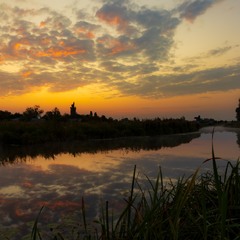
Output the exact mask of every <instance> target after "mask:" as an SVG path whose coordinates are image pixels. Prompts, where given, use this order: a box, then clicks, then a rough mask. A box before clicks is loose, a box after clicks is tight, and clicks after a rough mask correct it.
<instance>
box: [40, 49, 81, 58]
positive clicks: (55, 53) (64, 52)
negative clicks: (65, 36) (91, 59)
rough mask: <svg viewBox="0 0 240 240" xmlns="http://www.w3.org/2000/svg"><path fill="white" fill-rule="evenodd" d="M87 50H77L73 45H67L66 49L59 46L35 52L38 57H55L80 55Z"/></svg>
mask: <svg viewBox="0 0 240 240" xmlns="http://www.w3.org/2000/svg"><path fill="white" fill-rule="evenodd" d="M85 52H86V50H84V49H79V50H76V49H74V48H72V47H66V48H65V49H59V48H53V47H52V48H49V49H47V50H46V51H38V52H36V53H35V56H36V57H53V58H61V57H67V56H71V55H78V54H83V53H85Z"/></svg>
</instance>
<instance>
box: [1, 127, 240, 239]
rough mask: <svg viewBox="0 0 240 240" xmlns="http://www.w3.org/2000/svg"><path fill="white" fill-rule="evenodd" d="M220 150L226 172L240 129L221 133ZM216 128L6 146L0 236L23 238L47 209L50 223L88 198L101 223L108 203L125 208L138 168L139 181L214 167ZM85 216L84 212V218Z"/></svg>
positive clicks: (239, 150)
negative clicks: (167, 133)
mask: <svg viewBox="0 0 240 240" xmlns="http://www.w3.org/2000/svg"><path fill="white" fill-rule="evenodd" d="M213 139H214V140H213V145H214V153H215V156H216V157H220V158H221V159H220V160H218V166H219V168H221V167H224V166H225V164H226V160H229V161H233V162H234V161H237V160H238V159H239V156H240V131H239V129H226V128H223V127H217V128H215V132H214V135H213ZM211 156H212V128H203V129H201V130H200V132H198V133H191V134H181V135H172V136H163V137H154V138H150V137H144V138H128V139H111V140H105V141H97V140H96V141H90V142H81V143H76V142H75V143H69V144H67V143H64V144H63V143H59V144H50V145H41V146H34V147H33V146H28V147H24V148H23V147H19V146H13V147H11V148H7V147H4V146H1V148H0V163H1V165H0V183H1V185H0V238H1V239H3V237H6V236H8V237H9V238H10V239H23V236H24V235H27V234H29V230H30V231H31V227H32V225H33V222H34V220H35V219H36V216H37V214H38V212H39V210H40V208H41V207H42V206H45V209H44V212H43V213H42V216H41V221H42V222H43V223H44V222H45V223H48V224H51V223H59V222H61V220H62V219H63V218H66V217H67V216H70V215H72V214H76V213H77V214H78V213H79V211H80V210H81V199H82V197H84V199H85V205H86V210H87V217H88V218H89V219H95V218H97V216H98V215H99V209H100V207H99V206H101V205H102V203H104V201H106V200H108V201H109V205H110V206H112V207H113V208H114V207H115V208H117V206H119V205H121V201H123V198H125V197H127V195H128V193H129V189H130V187H131V178H132V174H133V169H134V165H136V166H137V178H138V180H139V181H141V180H142V179H146V176H148V177H149V178H150V179H154V178H155V177H156V176H157V174H158V171H159V167H161V170H162V172H163V176H164V181H165V182H167V181H169V179H171V180H173V181H174V180H175V179H177V178H178V177H181V176H183V175H185V176H190V175H191V174H192V173H194V171H195V170H196V169H197V168H198V167H200V172H206V171H208V170H210V169H211V161H208V162H206V163H203V162H204V160H206V159H209V158H211ZM79 215H80V214H79Z"/></svg>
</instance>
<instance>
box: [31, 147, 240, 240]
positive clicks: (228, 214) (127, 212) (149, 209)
mask: <svg viewBox="0 0 240 240" xmlns="http://www.w3.org/2000/svg"><path fill="white" fill-rule="evenodd" d="M206 161H211V162H212V171H211V172H207V173H204V174H201V175H199V174H198V172H199V169H197V170H196V171H195V173H194V174H193V175H192V176H190V177H188V178H184V177H182V178H179V179H178V180H177V182H171V181H170V182H168V183H164V181H163V175H162V172H161V168H160V169H159V174H158V176H157V177H156V179H155V180H151V179H149V178H148V177H146V180H147V186H148V187H147V188H146V185H145V186H142V185H141V184H140V183H139V181H138V179H137V175H136V166H135V168H134V172H133V178H132V184H131V188H130V192H129V197H128V198H127V199H125V207H124V208H123V209H122V210H121V212H120V213H119V214H116V216H115V215H114V212H112V211H110V207H109V203H108V202H106V203H105V206H103V208H102V213H101V215H100V217H99V219H98V220H96V221H95V222H92V223H89V222H88V221H87V218H86V215H87V212H86V208H85V203H84V199H82V210H81V213H82V221H81V222H77V223H76V222H69V223H68V224H67V225H65V226H57V227H54V228H51V229H50V230H49V232H46V231H43V230H41V227H39V226H38V225H39V221H40V218H41V214H42V213H41V212H42V209H41V211H40V212H39V215H38V216H37V218H36V220H35V223H34V225H33V228H32V235H31V237H30V239H31V240H36V239H44V240H45V239H55V240H57V239H61V240H63V239H64V240H66V239H75V240H77V239H89V240H90V239H104V240H105V239H107V240H109V239H173V240H175V239H184V240H186V239H240V175H239V170H240V165H239V164H240V162H239V161H237V162H236V164H235V165H233V164H232V163H230V162H228V163H227V165H226V168H225V170H224V172H221V173H220V172H219V170H218V167H217V161H221V160H220V159H218V158H216V157H215V154H214V149H213V147H212V157H211V158H210V159H207V160H206ZM206 161H205V162H206ZM203 164H204V163H203Z"/></svg>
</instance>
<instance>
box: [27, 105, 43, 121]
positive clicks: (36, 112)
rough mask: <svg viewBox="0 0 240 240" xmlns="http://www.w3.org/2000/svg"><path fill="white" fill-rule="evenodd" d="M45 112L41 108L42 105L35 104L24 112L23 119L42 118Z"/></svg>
mask: <svg viewBox="0 0 240 240" xmlns="http://www.w3.org/2000/svg"><path fill="white" fill-rule="evenodd" d="M43 112H44V111H43V110H42V109H40V106H38V105H35V106H34V107H28V108H27V109H26V110H25V111H24V112H23V119H24V120H28V121H30V120H32V119H40V118H41V115H42V113H43Z"/></svg>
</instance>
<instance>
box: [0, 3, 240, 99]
mask: <svg viewBox="0 0 240 240" xmlns="http://www.w3.org/2000/svg"><path fill="white" fill-rule="evenodd" d="M218 2H220V0H200V1H190V0H185V1H183V3H182V4H181V5H180V6H179V7H177V8H176V7H175V8H174V9H172V10H166V9H160V8H150V7H147V6H139V5H137V4H136V3H135V4H133V3H132V2H131V1H130V0H125V1H103V2H100V3H98V5H96V6H95V7H93V8H92V12H86V10H84V9H81V10H79V9H74V10H73V11H72V12H73V15H68V14H67V13H66V14H64V12H62V13H59V12H57V11H54V10H52V9H50V8H47V7H44V8H21V7H11V6H10V5H8V4H1V6H0V39H1V41H0V66H1V68H0V77H1V82H0V94H1V95H15V94H21V93H25V92H28V91H31V89H32V88H36V87H38V88H41V87H47V88H48V89H49V91H52V92H54V91H57V92H59V91H68V90H72V89H77V88H79V87H82V86H87V85H91V84H94V83H98V84H99V83H100V84H102V85H104V86H107V87H108V88H109V89H114V90H116V91H118V92H119V95H130V94H134V95H139V96H145V97H161V96H168V95H171V96H172V95H174V94H184V93H191V92H201V91H203V92H204V91H206V90H208V91H209V90H218V89H222V88H223V87H222V86H225V85H227V88H228V89H231V88H234V87H239V86H238V84H237V83H236V82H234V81H235V80H233V79H235V77H234V78H233V77H232V75H231V73H230V71H233V69H235V68H237V66H233V67H224V68H223V69H218V68H216V69H215V70H216V71H219V73H221V74H219V76H218V80H216V82H222V83H223V84H222V85H221V87H219V85H218V84H217V83H214V84H213V83H211V84H204V82H205V81H208V80H209V81H211V82H212V75H211V73H212V72H215V70H214V69H210V70H205V71H202V72H199V70H194V71H191V73H186V72H185V73H184V74H183V72H184V71H188V70H189V69H190V68H189V67H187V64H186V65H185V66H177V65H175V66H172V65H173V63H174V58H173V57H174V55H173V49H174V48H175V47H176V43H175V38H174V37H175V32H176V29H177V27H178V26H179V25H180V24H181V23H182V21H183V19H187V20H189V21H194V20H195V19H196V17H197V16H199V15H201V14H203V13H204V12H206V11H207V9H208V8H210V7H212V6H213V5H214V4H216V3H218ZM233 47H237V46H230V45H229V46H225V47H219V48H216V49H213V50H211V51H209V52H208V55H209V56H219V55H223V54H224V53H226V52H228V51H230V50H231V49H232V48H233ZM162 65H165V66H162ZM166 65H168V66H169V68H170V69H172V70H173V71H175V72H174V73H173V71H171V72H167V71H166V69H167V67H166ZM188 66H189V65H188ZM234 72H235V73H234V74H235V76H238V74H239V73H238V71H237V70H234ZM207 74H210V75H209V76H208V75H207ZM232 74H233V72H232ZM196 76H198V77H196ZM196 78H197V79H198V80H197V81H195V79H196ZM225 81H226V82H228V84H225ZM186 82H187V83H188V84H187V85H186V84H185V83H186ZM189 82H190V83H191V84H189ZM187 86H190V87H189V88H188V89H189V90H185V89H184V88H185V87H186V88H187Z"/></svg>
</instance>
